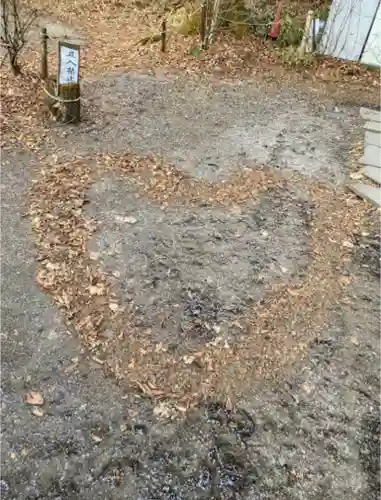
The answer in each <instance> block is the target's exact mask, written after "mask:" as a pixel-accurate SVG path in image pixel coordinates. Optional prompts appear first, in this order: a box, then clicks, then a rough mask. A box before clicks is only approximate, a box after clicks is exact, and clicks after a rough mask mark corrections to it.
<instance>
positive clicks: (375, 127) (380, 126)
mask: <svg viewBox="0 0 381 500" xmlns="http://www.w3.org/2000/svg"><path fill="white" fill-rule="evenodd" d="M364 128H365V130H371V131H373V132H381V123H380V122H371V121H368V122H365V125H364Z"/></svg>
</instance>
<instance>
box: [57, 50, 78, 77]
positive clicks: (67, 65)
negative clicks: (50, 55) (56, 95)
mask: <svg viewBox="0 0 381 500" xmlns="http://www.w3.org/2000/svg"><path fill="white" fill-rule="evenodd" d="M58 83H59V85H67V84H76V83H79V48H76V47H71V46H69V45H68V46H67V45H63V44H60V45H59V75H58Z"/></svg>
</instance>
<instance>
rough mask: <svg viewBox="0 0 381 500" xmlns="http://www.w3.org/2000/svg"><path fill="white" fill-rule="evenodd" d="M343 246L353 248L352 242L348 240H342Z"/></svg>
mask: <svg viewBox="0 0 381 500" xmlns="http://www.w3.org/2000/svg"><path fill="white" fill-rule="evenodd" d="M343 247H344V248H353V247H354V244H353V243H352V242H350V241H348V240H345V241H343Z"/></svg>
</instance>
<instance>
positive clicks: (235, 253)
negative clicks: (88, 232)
mask: <svg viewBox="0 0 381 500" xmlns="http://www.w3.org/2000/svg"><path fill="white" fill-rule="evenodd" d="M136 192H137V190H136V187H135V186H134V183H133V182H132V181H130V182H126V181H124V180H123V181H116V180H115V179H111V178H108V179H104V180H102V181H100V182H98V183H96V184H95V185H94V186H93V187H92V189H91V191H90V200H91V203H90V205H89V211H90V213H91V215H92V216H94V217H95V219H96V220H97V221H100V227H99V228H98V231H97V232H96V233H95V234H94V235H93V238H92V240H91V242H90V251H91V252H96V253H97V254H99V255H100V258H101V260H102V261H103V262H104V264H105V266H106V268H107V269H108V270H109V271H111V272H112V273H113V276H114V277H115V283H116V284H117V286H118V287H119V288H120V291H121V293H122V296H123V300H124V302H126V303H128V304H129V311H130V312H131V311H132V312H133V313H134V322H135V326H139V327H146V328H151V329H152V331H153V334H154V337H155V340H156V341H158V342H159V341H160V342H166V343H167V342H169V343H170V342H180V341H181V340H184V339H187V340H188V341H189V340H191V341H196V342H199V341H210V340H211V339H212V338H213V337H215V336H216V335H218V334H221V333H226V331H227V330H229V327H231V323H232V322H233V320H234V318H236V316H237V315H242V314H244V313H245V311H246V309H247V307H248V306H249V305H250V304H252V303H254V302H258V301H260V300H261V298H262V297H263V294H264V292H265V290H266V289H267V288H268V287H269V286H271V285H273V284H276V283H281V282H283V281H284V280H292V278H293V277H295V276H296V275H297V273H298V272H299V271H300V270H301V269H303V268H304V267H305V266H306V265H307V262H308V249H309V244H308V206H307V205H306V203H305V201H304V200H303V199H301V198H300V197H298V195H296V194H295V193H291V192H290V191H287V190H285V191H283V192H281V191H280V190H274V191H271V192H269V193H268V194H266V195H264V196H263V197H261V198H260V199H259V200H258V201H250V202H248V203H247V204H246V205H244V206H242V207H240V208H239V209H238V210H237V209H222V208H212V207H209V206H197V207H192V208H191V209H190V208H187V207H185V206H180V205H175V206H171V207H166V208H163V207H162V206H161V205H159V204H157V203H156V202H153V201H150V200H148V199H144V200H143V199H141V198H139V197H137V196H136Z"/></svg>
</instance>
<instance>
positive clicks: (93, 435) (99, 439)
mask: <svg viewBox="0 0 381 500" xmlns="http://www.w3.org/2000/svg"><path fill="white" fill-rule="evenodd" d="M91 437H92V439H93V441H95V442H96V443H100V442H101V441H102V438H101V437H100V436H97V435H96V434H91Z"/></svg>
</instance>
